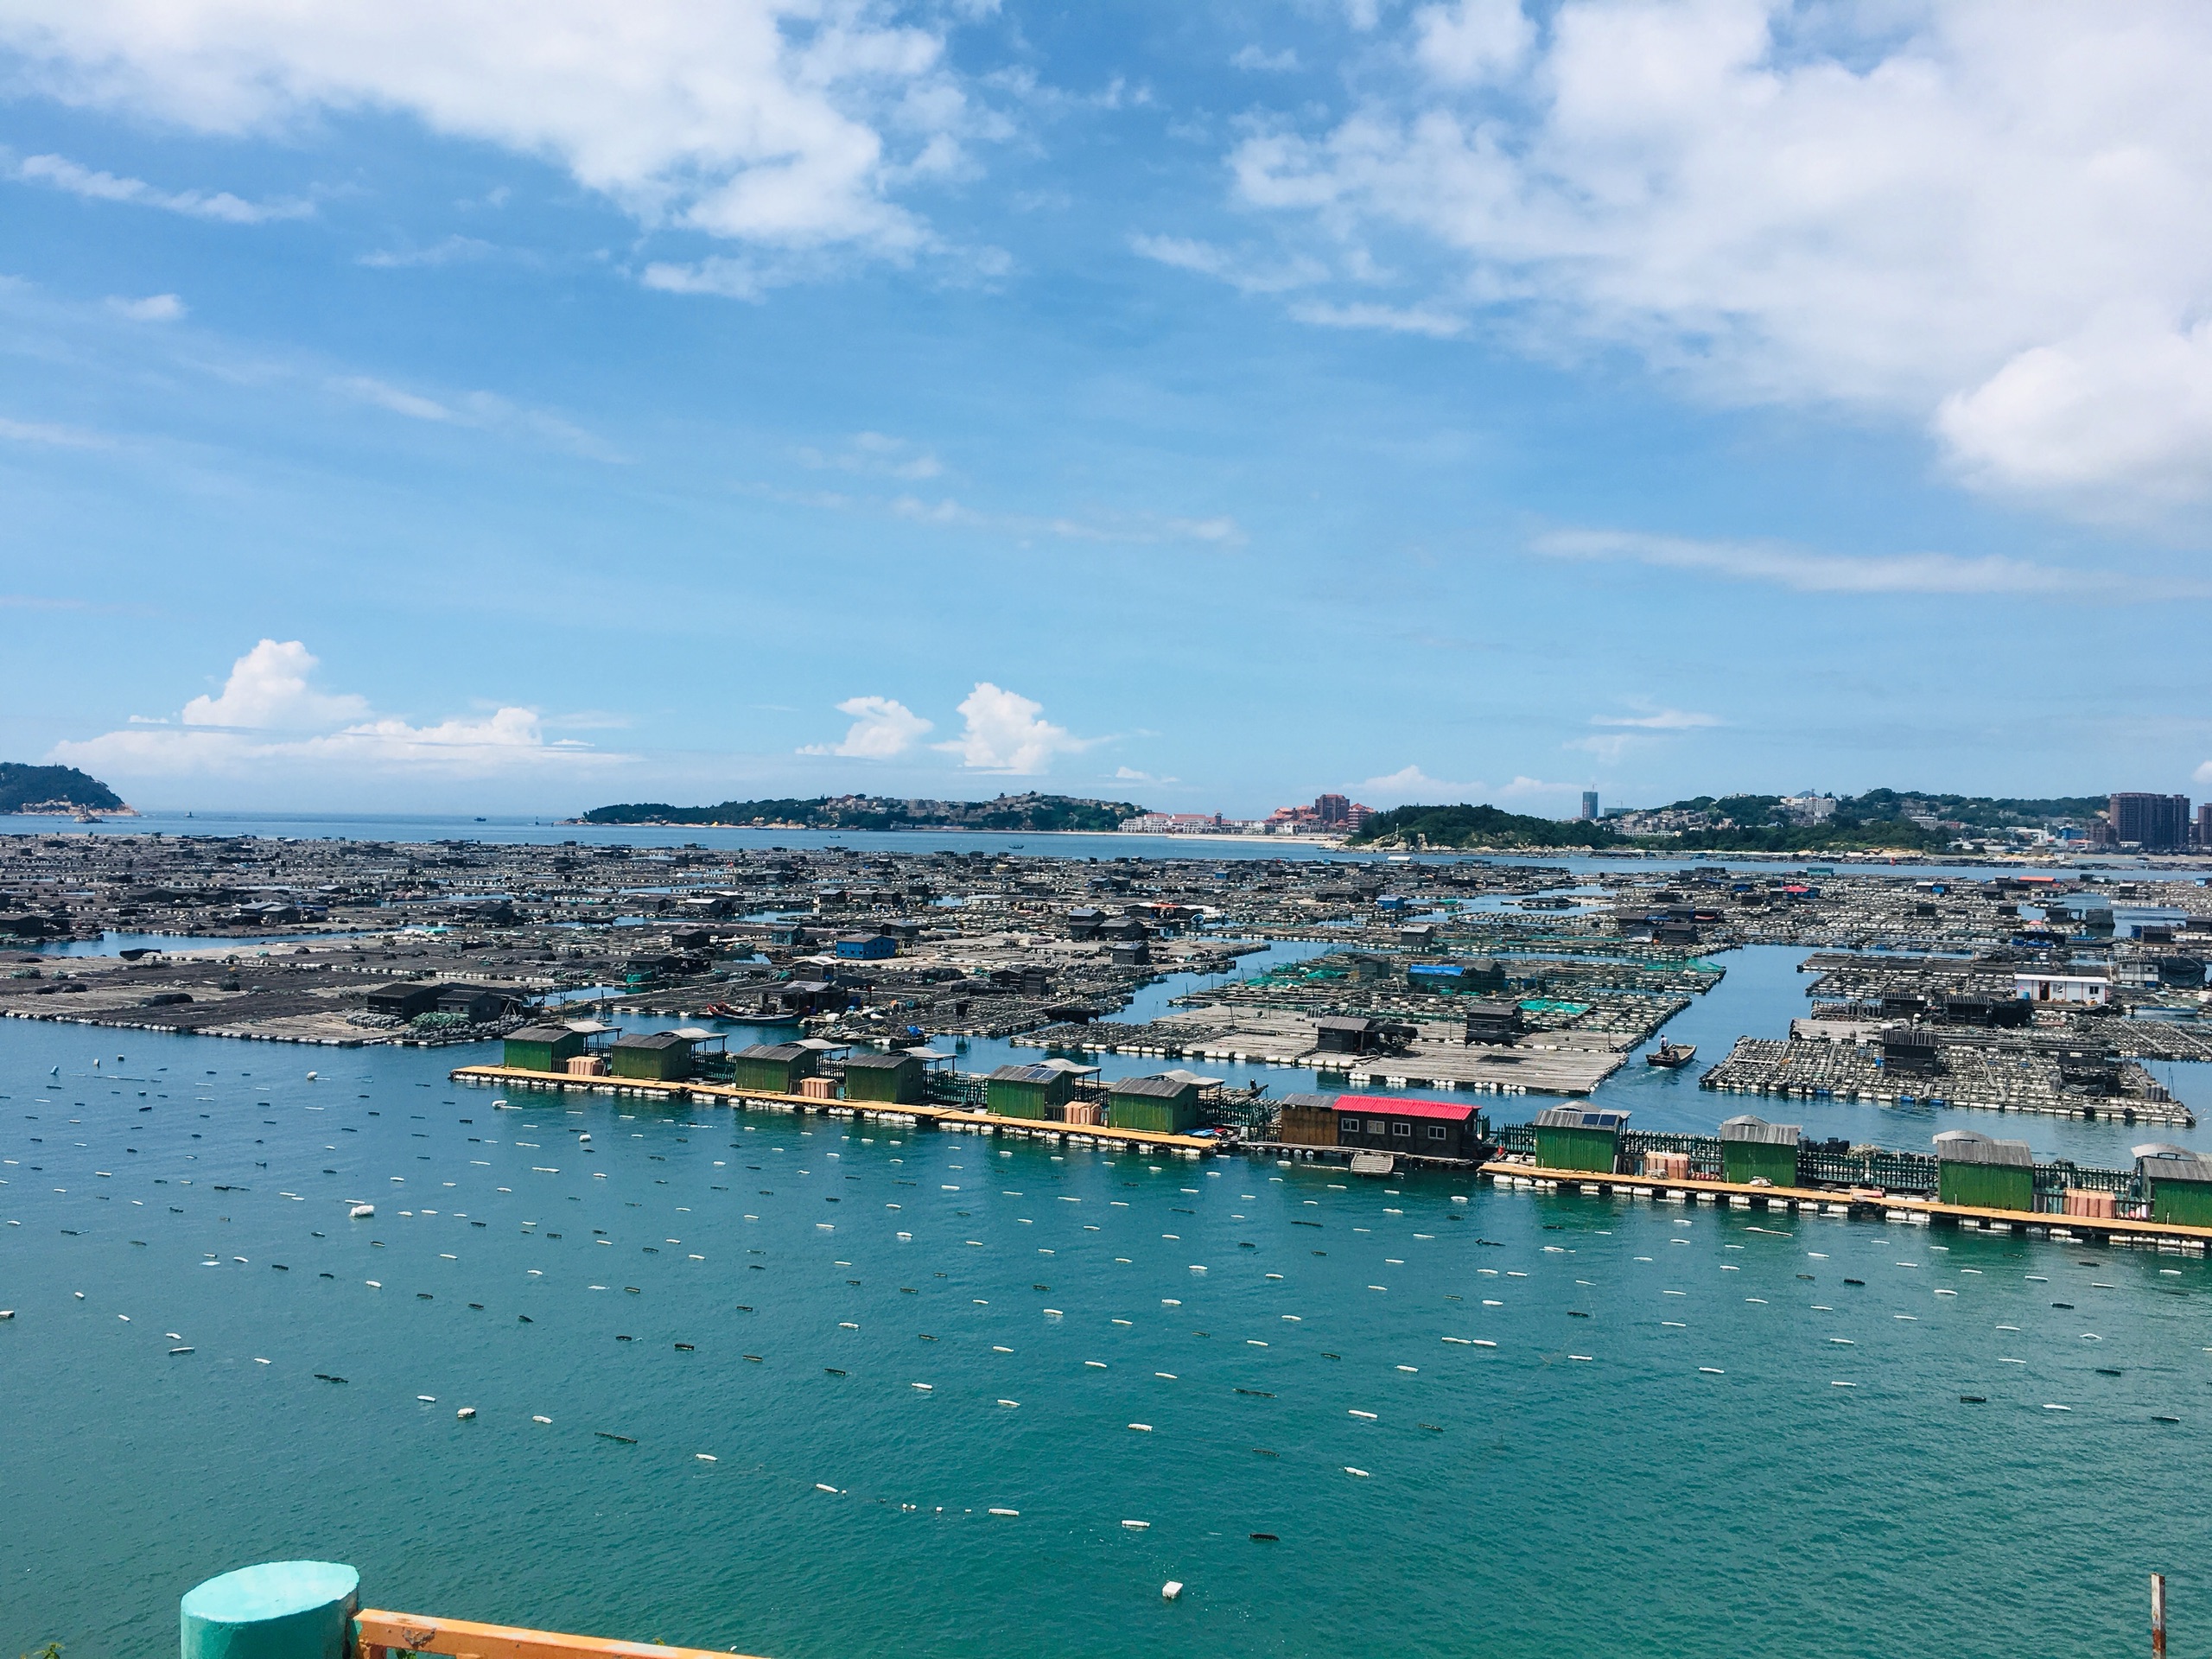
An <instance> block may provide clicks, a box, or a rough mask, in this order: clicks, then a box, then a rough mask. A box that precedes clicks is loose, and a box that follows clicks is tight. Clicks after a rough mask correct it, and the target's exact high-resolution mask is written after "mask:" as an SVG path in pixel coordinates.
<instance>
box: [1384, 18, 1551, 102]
mask: <svg viewBox="0 0 2212 1659" xmlns="http://www.w3.org/2000/svg"><path fill="white" fill-rule="evenodd" d="M1535 38H1536V30H1535V26H1534V25H1533V24H1531V23H1530V22H1529V19H1528V18H1527V17H1526V16H1523V15H1522V10H1521V7H1520V4H1519V0H1452V3H1451V4H1450V5H1443V6H1423V7H1421V10H1418V11H1416V12H1415V13H1414V56H1415V57H1416V58H1417V59H1419V60H1420V61H1421V67H1422V68H1423V69H1424V70H1426V71H1427V73H1428V74H1429V75H1430V77H1431V78H1432V79H1435V80H1437V81H1439V82H1441V83H1442V84H1443V85H1445V86H1478V85H1480V84H1481V83H1483V82H1484V81H1488V80H1494V79H1500V78H1502V77H1503V76H1504V75H1506V74H1508V73H1510V72H1511V71H1512V70H1514V69H1516V68H1517V67H1519V66H1520V64H1521V61H1522V59H1523V58H1525V57H1526V56H1527V55H1528V53H1529V47H1531V46H1532V45H1534V44H1535Z"/></svg>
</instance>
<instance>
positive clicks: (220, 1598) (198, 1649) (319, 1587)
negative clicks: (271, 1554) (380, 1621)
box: [178, 1561, 361, 1659]
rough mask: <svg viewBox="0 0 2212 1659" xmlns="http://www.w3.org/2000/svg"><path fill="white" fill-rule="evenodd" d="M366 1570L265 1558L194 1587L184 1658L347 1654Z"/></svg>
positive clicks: (318, 1658)
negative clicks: (361, 1571)
mask: <svg viewBox="0 0 2212 1659" xmlns="http://www.w3.org/2000/svg"><path fill="white" fill-rule="evenodd" d="M360 1592H361V1575H360V1574H359V1573H357V1572H355V1571H354V1570H353V1568H352V1567H341V1566H340V1565H339V1564H338V1563H337V1562H335V1561H264V1563H262V1564H261V1565H260V1566H258V1567H240V1568H238V1570H237V1571H236V1572H234V1573H224V1574H223V1575H222V1576H221V1577H219V1578H213V1579H210V1580H207V1583H205V1584H203V1585H200V1586H198V1587H197V1588H195V1589H194V1590H192V1591H190V1592H188V1593H187V1595H186V1596H185V1598H184V1600H183V1602H182V1604H181V1605H180V1607H179V1608H178V1624H179V1628H180V1632H181V1641H182V1659H345V1656H346V1649H347V1646H348V1638H349V1637H350V1635H351V1630H350V1622H351V1620H352V1619H353V1615H354V1614H355V1613H357V1612H359V1611H360V1605H361V1593H360Z"/></svg>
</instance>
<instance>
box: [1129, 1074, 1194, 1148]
mask: <svg viewBox="0 0 2212 1659" xmlns="http://www.w3.org/2000/svg"><path fill="white" fill-rule="evenodd" d="M1198 1087H1199V1080H1198V1078H1196V1077H1190V1076H1187V1075H1186V1076H1183V1077H1116V1078H1115V1079H1114V1081H1113V1082H1112V1084H1109V1085H1108V1088H1107V1091H1106V1123H1107V1127H1108V1128H1116V1129H1148V1130H1150V1131H1151V1132H1152V1133H1153V1134H1154V1135H1188V1134H1189V1133H1190V1132H1191V1131H1192V1129H1195V1128H1198Z"/></svg>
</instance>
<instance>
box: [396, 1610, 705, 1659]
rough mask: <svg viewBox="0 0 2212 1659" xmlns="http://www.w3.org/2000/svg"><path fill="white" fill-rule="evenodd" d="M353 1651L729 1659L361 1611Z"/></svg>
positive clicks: (495, 1658)
mask: <svg viewBox="0 0 2212 1659" xmlns="http://www.w3.org/2000/svg"><path fill="white" fill-rule="evenodd" d="M353 1651H354V1653H355V1654H356V1655H357V1656H359V1659H396V1656H398V1655H403V1654H412V1653H435V1654H445V1655H448V1656H451V1659H730V1656H729V1654H727V1653H722V1652H720V1651H718V1650H716V1649H713V1648H665V1647H663V1646H661V1645H660V1644H659V1643H657V1642H618V1641H614V1640H612V1639H610V1638H608V1637H597V1636H566V1635H563V1634H561V1633H560V1632H558V1631H555V1630H524V1629H523V1628H522V1627H520V1626H518V1625H513V1624H478V1623H476V1622H475V1621H474V1620H473V1619H466V1618H428V1617H426V1616H425V1615H423V1614H421V1613H394V1612H386V1611H384V1610H383V1609H381V1608H374V1607H365V1608H363V1609H362V1610H361V1611H360V1612H359V1613H358V1614H356V1615H355V1616H354V1619H353ZM733 1651H734V1649H733Z"/></svg>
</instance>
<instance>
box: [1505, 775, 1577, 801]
mask: <svg viewBox="0 0 2212 1659" xmlns="http://www.w3.org/2000/svg"><path fill="white" fill-rule="evenodd" d="M1581 788H1582V785H1580V784H1550V783H1546V782H1545V781H1544V780H1543V779H1541V778H1529V777H1516V778H1515V779H1514V780H1513V781H1512V782H1511V783H1510V784H1508V785H1505V787H1504V788H1503V789H1501V790H1499V791H1497V798H1498V799H1500V800H1502V801H1523V800H1529V799H1531V798H1539V797H1544V798H1548V797H1552V796H1557V795H1573V794H1577V793H1579V792H1580V790H1581Z"/></svg>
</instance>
